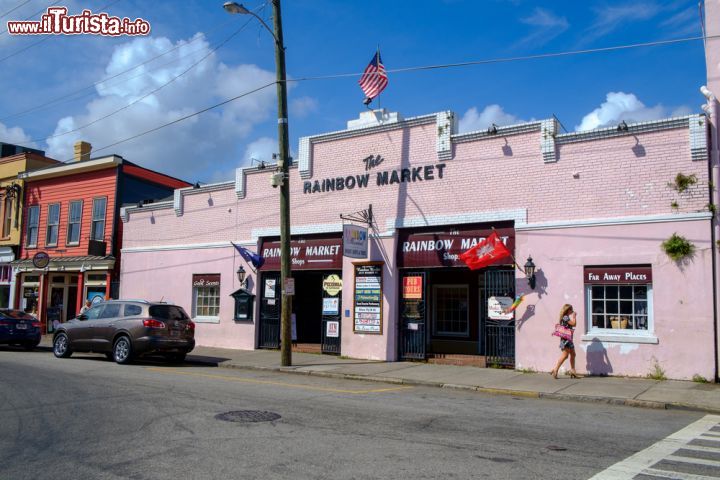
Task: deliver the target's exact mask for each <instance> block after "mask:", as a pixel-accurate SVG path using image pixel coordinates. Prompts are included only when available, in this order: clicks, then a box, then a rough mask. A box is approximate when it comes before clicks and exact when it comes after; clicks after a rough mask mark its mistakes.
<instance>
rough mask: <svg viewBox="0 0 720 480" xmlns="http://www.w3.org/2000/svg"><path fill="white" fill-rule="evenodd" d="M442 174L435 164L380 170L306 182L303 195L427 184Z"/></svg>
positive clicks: (443, 166) (442, 167)
mask: <svg viewBox="0 0 720 480" xmlns="http://www.w3.org/2000/svg"><path fill="white" fill-rule="evenodd" d="M363 162H365V160H363ZM365 165H366V170H368V169H370V168H372V166H371V165H370V162H365ZM444 173H445V164H444V163H437V164H435V165H424V166H421V167H412V168H397V169H394V170H382V171H376V172H369V173H365V174H360V175H348V176H346V177H333V178H324V179H322V180H314V181H310V180H307V181H305V182H303V193H304V194H305V193H320V192H322V193H327V192H339V191H341V190H353V189H356V188H358V189H360V188H368V187H369V186H370V185H371V184H373V185H375V186H378V187H384V186H386V185H392V184H395V183H397V184H400V183H416V182H429V181H432V180H436V179H440V180H442V178H443V175H444Z"/></svg>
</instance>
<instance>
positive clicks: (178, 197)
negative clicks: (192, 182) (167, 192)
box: [173, 187, 192, 217]
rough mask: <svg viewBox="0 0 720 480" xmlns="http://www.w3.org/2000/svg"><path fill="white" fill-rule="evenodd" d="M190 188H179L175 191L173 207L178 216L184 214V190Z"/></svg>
mask: <svg viewBox="0 0 720 480" xmlns="http://www.w3.org/2000/svg"><path fill="white" fill-rule="evenodd" d="M188 188H192V187H188ZM188 188H178V189H177V190H175V192H174V193H173V209H174V210H175V215H176V216H178V217H181V216H182V214H183V199H182V192H183V190H187V189H188Z"/></svg>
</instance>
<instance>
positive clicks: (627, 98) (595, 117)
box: [575, 92, 692, 131]
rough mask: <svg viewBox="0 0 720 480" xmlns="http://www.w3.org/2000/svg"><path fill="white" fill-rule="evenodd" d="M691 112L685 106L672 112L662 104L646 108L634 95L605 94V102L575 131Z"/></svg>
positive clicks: (589, 114) (587, 116)
mask: <svg viewBox="0 0 720 480" xmlns="http://www.w3.org/2000/svg"><path fill="white" fill-rule="evenodd" d="M691 112H692V110H691V109H690V108H688V107H686V106H680V107H677V108H675V109H674V110H672V111H670V110H669V109H668V108H666V107H664V106H663V105H662V104H657V105H655V106H654V107H647V106H645V104H644V103H642V102H641V101H640V100H639V99H638V98H637V97H636V96H635V94H632V93H624V92H610V93H608V94H607V96H606V99H605V102H603V103H602V104H601V105H600V106H599V107H598V108H596V109H595V110H593V111H592V112H590V113H588V114H587V115H585V116H584V117H583V119H582V121H581V122H580V125H577V126H576V127H575V131H581V130H593V129H595V128H601V127H606V126H608V125H613V124H616V123H620V122H621V121H622V120H625V121H626V122H644V121H649V120H657V119H660V118H665V117H670V116H680V115H688V114H689V113H691Z"/></svg>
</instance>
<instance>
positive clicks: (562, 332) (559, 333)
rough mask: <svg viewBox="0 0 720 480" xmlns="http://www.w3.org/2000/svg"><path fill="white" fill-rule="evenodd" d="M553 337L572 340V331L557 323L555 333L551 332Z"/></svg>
mask: <svg viewBox="0 0 720 480" xmlns="http://www.w3.org/2000/svg"><path fill="white" fill-rule="evenodd" d="M553 335H555V336H556V337H560V338H562V339H564V340H572V338H573V329H572V328H570V327H566V326H565V325H562V324H560V323H557V324H555V331H554V332H553Z"/></svg>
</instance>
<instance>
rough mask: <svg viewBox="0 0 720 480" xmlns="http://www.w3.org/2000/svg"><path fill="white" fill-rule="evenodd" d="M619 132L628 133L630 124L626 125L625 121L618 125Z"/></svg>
mask: <svg viewBox="0 0 720 480" xmlns="http://www.w3.org/2000/svg"><path fill="white" fill-rule="evenodd" d="M617 131H618V132H627V131H628V124H627V123H625V120H623V121H622V122H620V123H619V124H618V126H617Z"/></svg>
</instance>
